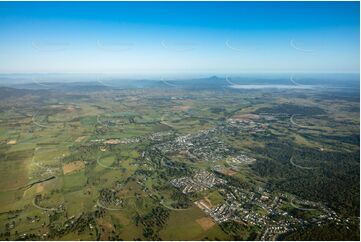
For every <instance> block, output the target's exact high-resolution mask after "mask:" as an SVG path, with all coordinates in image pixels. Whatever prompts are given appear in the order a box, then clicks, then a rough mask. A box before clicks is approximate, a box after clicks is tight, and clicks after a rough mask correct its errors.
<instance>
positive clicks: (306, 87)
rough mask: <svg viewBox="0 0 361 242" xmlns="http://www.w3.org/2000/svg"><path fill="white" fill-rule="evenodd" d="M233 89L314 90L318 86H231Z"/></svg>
mask: <svg viewBox="0 0 361 242" xmlns="http://www.w3.org/2000/svg"><path fill="white" fill-rule="evenodd" d="M230 87H231V88H235V89H314V88H316V87H317V86H314V85H299V86H296V85H282V84H259V85H250V84H249V85H248V84H242V85H238V84H235V85H231V86H230Z"/></svg>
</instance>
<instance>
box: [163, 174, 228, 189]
mask: <svg viewBox="0 0 361 242" xmlns="http://www.w3.org/2000/svg"><path fill="white" fill-rule="evenodd" d="M170 183H171V184H172V185H173V186H174V187H177V188H179V189H181V190H182V193H184V194H188V193H193V192H201V191H204V190H207V189H209V188H212V187H214V186H215V185H219V184H225V183H226V181H225V180H223V179H221V178H219V177H217V176H216V175H215V174H213V173H211V172H208V171H201V172H198V173H196V174H195V175H194V176H193V177H181V178H176V179H173V180H171V182H170Z"/></svg>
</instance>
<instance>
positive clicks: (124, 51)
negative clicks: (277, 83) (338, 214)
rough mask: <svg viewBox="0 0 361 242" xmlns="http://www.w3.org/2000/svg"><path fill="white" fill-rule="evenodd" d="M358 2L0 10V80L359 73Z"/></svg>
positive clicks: (58, 5) (24, 5)
mask: <svg viewBox="0 0 361 242" xmlns="http://www.w3.org/2000/svg"><path fill="white" fill-rule="evenodd" d="M359 9H360V7H359V2H1V3H0V73H120V74H122V73H123V74H126V73H127V74H129V73H131V74H132V73H133V74H140V73H142V74H147V73H149V74H154V73H156V74H162V73H179V74H182V73H183V74H184V73H186V74H192V73H209V74H217V73H225V74H227V73H230V74H232V73H268V72H285V73H302V72H306V73H315V72H317V73H335V72H337V73H358V72H359V66H360V25H359V24H360V20H359V19H360V13H359Z"/></svg>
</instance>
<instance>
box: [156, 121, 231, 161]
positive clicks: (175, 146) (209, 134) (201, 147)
mask: <svg viewBox="0 0 361 242" xmlns="http://www.w3.org/2000/svg"><path fill="white" fill-rule="evenodd" d="M217 130H218V128H213V129H207V130H203V131H201V132H199V133H196V134H188V135H184V136H179V137H177V138H176V139H174V140H171V141H168V142H165V143H162V144H159V145H157V148H158V149H159V150H161V151H162V152H163V153H164V154H167V153H185V154H187V156H188V158H189V159H190V160H203V161H208V162H213V161H217V160H221V159H224V158H225V157H227V156H228V155H229V154H233V153H234V151H233V150H232V149H230V148H229V147H227V146H226V145H225V143H224V142H223V141H222V140H220V139H219V138H217V137H216V135H214V134H215V133H216V132H217Z"/></svg>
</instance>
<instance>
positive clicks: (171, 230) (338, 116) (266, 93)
mask: <svg viewBox="0 0 361 242" xmlns="http://www.w3.org/2000/svg"><path fill="white" fill-rule="evenodd" d="M213 79H214V80H213ZM213 79H212V80H213V81H214V82H212V83H213V84H214V85H216V84H215V83H216V82H217V81H218V79H217V78H213ZM204 81H206V80H204ZM213 84H212V85H210V88H208V89H205V88H204V87H203V86H204V85H203V86H202V85H201V84H199V86H196V87H193V88H191V87H189V86H185V87H184V88H180V87H179V88H178V87H173V86H169V85H168V86H167V85H165V84H164V83H163V84H159V85H158V86H156V85H155V86H154V87H148V88H145V89H137V88H131V89H116V88H113V89H112V88H109V87H104V86H103V87H102V86H96V85H94V84H92V85H88V86H87V85H86V84H82V85H80V84H79V85H76V86H73V87H72V86H71V84H67V85H64V86H63V87H62V88H61V87H60V86H56V88H51V87H50V88H42V89H41V90H29V89H13V88H0V93H3V94H4V95H0V100H1V102H0V168H1V169H0V175H1V178H0V239H2V240H5V239H12V240H15V239H24V240H31V239H37V240H78V239H81V240H260V239H274V238H278V239H287V240H345V239H350V240H358V239H359V221H358V218H357V217H358V216H359V194H360V191H359V185H360V184H359V179H360V174H359V169H360V162H359V161H360V157H359V151H360V147H359V145H360V137H359V131H360V130H359V123H360V121H359V99H358V96H357V95H358V94H354V93H344V92H333V93H330V91H326V90H323V89H320V90H318V89H307V90H302V89H290V90H267V89H266V90H235V89H230V88H227V86H224V84H222V87H224V88H219V85H218V86H217V85H216V87H217V88H213V87H214V86H213ZM164 86H166V88H165V87H164ZM160 87H162V88H160ZM202 87H203V88H202ZM209 174H211V175H209ZM207 176H210V177H211V178H208V177H207ZM199 177H200V178H199ZM214 177H216V178H217V179H220V180H218V181H219V182H217V183H215V184H210V183H209V180H212V179H213V178H214ZM182 178H183V180H182ZM179 179H180V180H179ZM202 179H203V180H202ZM207 179H209V180H207ZM182 181H183V182H184V181H185V183H186V184H188V185H189V184H193V185H194V184H195V185H194V186H193V185H192V186H191V187H187V185H184V184H182ZM192 182H193V183H192ZM207 182H208V183H207ZM187 189H188V190H187ZM202 204H205V205H206V207H208V208H205V207H204V205H202ZM224 204H225V205H227V206H229V207H230V208H232V209H234V210H232V211H231V210H230V212H228V214H226V215H227V216H228V217H227V216H226V215H222V216H219V217H217V216H218V215H217V216H216V215H210V214H211V213H209V212H207V211H208V210H207V209H209V210H212V209H215V208H218V207H221V206H222V205H224ZM232 204H233V205H234V204H238V205H239V206H238V205H237V206H238V207H237V206H234V207H232V206H233V205H232ZM212 211H213V210H212ZM245 211H246V212H247V213H250V214H254V215H255V217H256V219H255V221H256V222H254V221H253V220H252V219H253V218H252V216H249V217H247V216H246V215H245ZM333 211H335V213H333ZM290 215H292V217H293V219H289V218H290ZM218 218H224V220H222V221H221V220H217V219H218ZM305 221H306V222H307V223H306V222H305ZM275 224H278V225H279V226H281V227H282V229H281V230H277V229H275V226H274V225H275ZM291 228H292V229H293V230H291Z"/></svg>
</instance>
